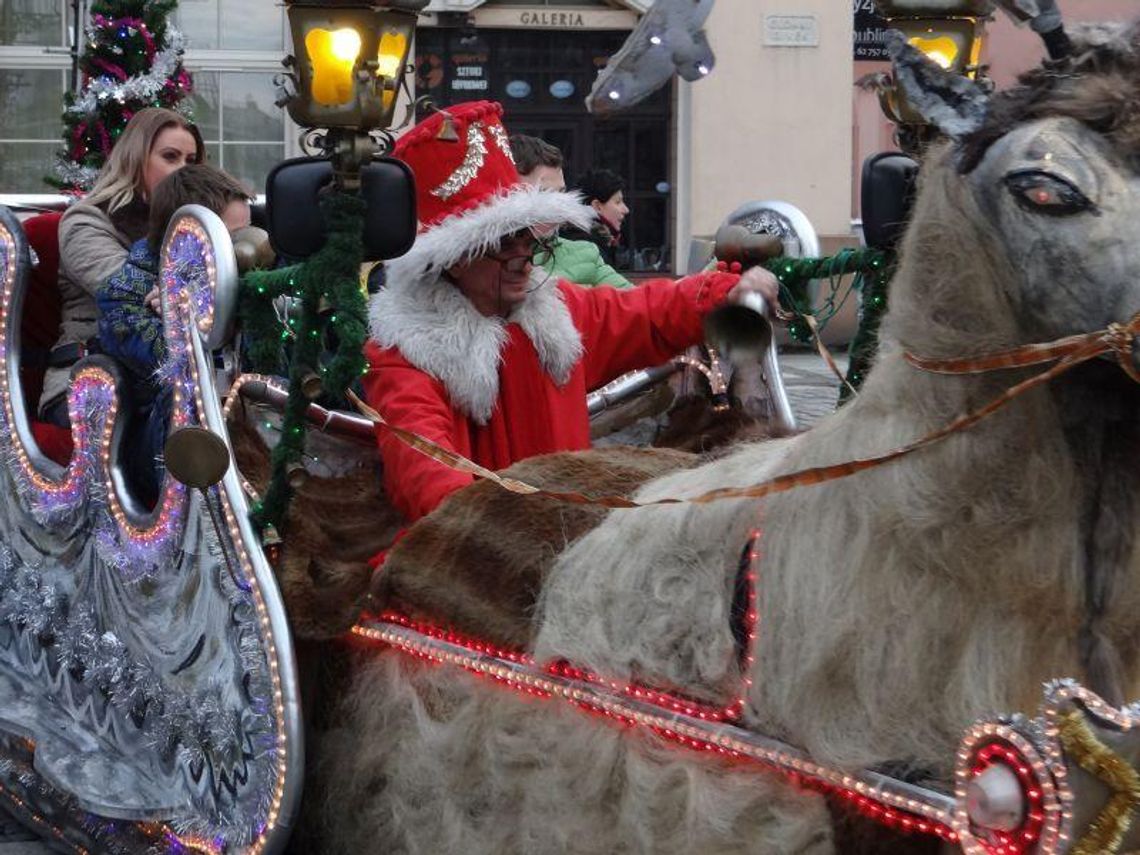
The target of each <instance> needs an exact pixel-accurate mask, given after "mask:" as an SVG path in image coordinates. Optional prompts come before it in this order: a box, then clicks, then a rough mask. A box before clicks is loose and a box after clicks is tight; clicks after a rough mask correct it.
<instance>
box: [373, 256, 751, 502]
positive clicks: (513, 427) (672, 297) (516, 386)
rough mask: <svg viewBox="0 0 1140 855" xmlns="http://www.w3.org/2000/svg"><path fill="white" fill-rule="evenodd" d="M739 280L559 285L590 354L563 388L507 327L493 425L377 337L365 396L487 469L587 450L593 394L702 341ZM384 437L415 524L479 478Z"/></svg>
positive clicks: (712, 276) (393, 484)
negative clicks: (708, 316) (705, 325)
mask: <svg viewBox="0 0 1140 855" xmlns="http://www.w3.org/2000/svg"><path fill="white" fill-rule="evenodd" d="M738 279H739V277H738V276H736V275H734V274H728V273H704V274H698V275H696V276H690V277H687V278H685V279H681V280H680V281H676V282H675V281H673V280H655V281H652V282H647V283H645V284H643V285H641V286H640V287H637V288H633V289H630V290H621V291H619V290H616V289H613V288H608V287H601V288H593V289H585V288H580V287H578V286H576V285H571V284H569V283H567V282H561V283H559V285H558V288H559V290H560V291H561V293H562V298H563V300H564V302H565V304H566V307H567V308H568V309H569V311H570V316H571V319H572V320H573V323H574V326H575V327H576V329H577V330H578V333H579V335H580V336H581V339H582V345H583V348H584V355H583V356H582V358H581V359H579V360H578V361H577V363H576V364H575V365H574V367H573V369H572V371H571V372H570V377H569V379H568V381H567V382H566V383H564V384H563V385H561V386H559V385H558V384H557V383H556V382H555V381H554V379H552V378H551V377H550V375H549V374H547V373H546V371H545V370H544V369H543V367H542V365H541V363H540V361H539V356H538V353H537V351H536V349H535V346H534V344H533V343H532V342H531V340H530V339H529V338H527V336H526V334H525V333H524V332H523V330H522V328H521V327H520V326H519V325H518V324H516V323H511V324H508V325H507V327H506V332H507V334H508V339H507V342H506V344H505V346H504V347H503V349H502V350H501V356H502V363H501V367H500V370H499V386H498V398H497V400H496V403H495V407H494V411H493V412H492V414H491V417H490V419H489V420H488V421H487V423H486V424H479V423H477V422H476V421H475V420H474V419H472V418H470V417H468V416H467V415H466V414H465V413H464V412H462V411H461V410H460V409H459V408H458V407H457V406H456V405H455V404H454V403H453V402H452V400H451V398H450V396H449V395H448V392H447V389H446V388H445V386H444V384H443V383H442V382H441V381H440V380H437V379H435V378H434V377H432V376H430V375H429V374H427V373H425V372H424V371H422V370H420V369H419V368H417V367H415V366H414V365H412V364H411V363H410V362H409V361H408V360H407V359H405V357H404V356H403V354H402V353H401V352H400V351H399V350H398V349H397V348H395V347H390V348H386V349H382V348H381V347H380V346H379V345H377V344H376V343H375V342H372V341H370V342H369V343H368V346H367V347H366V349H365V353H366V355H367V357H368V361H369V371H368V374H367V375H366V376H365V378H364V396H365V399H366V400H367V401H368V403H369V404H370V405H371V406H372V407H373V408H375V409H376V410H378V411H379V412H380V414H381V415H382V416H384V418H385V419H387V420H388V421H389V422H391V423H392V424H394V425H398V426H399V427H402V428H405V429H407V430H410V431H414V432H415V433H418V434H420V435H421V436H424V437H427V438H428V439H430V440H433V441H434V442H436V443H438V444H439V445H442V446H443V447H445V448H448V449H451V450H453V451H456V452H458V453H459V454H462V455H463V456H464V457H467V458H469V459H471V460H474V461H475V462H476V463H478V464H480V465H482V466H485V467H486V468H488V469H493V470H497V469H503V468H505V467H507V466H509V465H511V464H512V463H515V462H517V461H519V460H522V459H523V458H526V457H532V456H534V455H536V454H547V453H550V452H554V451H574V450H580V449H584V448H588V447H589V445H590V425H589V416H588V413H587V411H586V393H587V391H588V390H590V389H595V388H597V387H599V386H602V385H604V384H606V383H608V382H609V381H611V380H613V379H614V378H616V377H619V376H621V375H622V374H625V373H626V372H628V371H633V370H635V369H638V368H646V367H648V366H651V365H658V364H660V363H662V362H665V361H666V360H668V359H670V358H671V357H673V356H675V355H677V354H678V353H680V352H681V351H683V350H684V349H685V348H687V347H689V346H691V345H693V344H696V343H698V342H700V341H701V338H702V329H701V324H702V320H703V318H704V315H705V313H706V312H708V311H709V310H710V309H711V308H713V307H714V306H716V305H717V304H718V303H720V302H722V301H723V300H724V297H725V295H726V294H727V293H728V292H729V291H730V290H731V289H732V287H733V286H734V285H735V284H736V282H737V280H738ZM377 439H378V441H379V444H380V453H381V457H382V458H383V461H384V486H385V489H386V490H387V492H388V496H389V497H390V498H391V500H392V502H393V503H394V504H395V505H396V507H397V508H399V510H400V511H401V512H402V513H403V514H404V515H405V516H406V517H407V518H408V520H409V521H415V520H417V519H419V518H420V517H421V516H423V515H424V514H427V513H429V512H430V511H431V510H432V509H434V508H435V507H436V505H438V504H439V503H440V502H441V501H443V499H444V498H445V497H446V496H447V495H448V494H449V493H451V492H452V491H454V490H458V489H459V488H460V487H464V486H466V485H467V484H470V483H471V481H472V476H470V475H465V474H463V473H460V472H455V471H453V470H451V469H449V468H448V467H446V466H444V465H443V464H441V463H437V462H436V461H434V460H432V459H431V458H429V457H426V456H424V455H423V454H421V453H420V452H418V451H415V450H413V449H411V448H409V447H408V446H406V445H404V444H403V443H402V442H400V440H398V439H397V438H395V437H394V436H392V434H391V433H390V432H389V431H387V430H385V429H384V428H383V427H379V426H378V427H377Z"/></svg>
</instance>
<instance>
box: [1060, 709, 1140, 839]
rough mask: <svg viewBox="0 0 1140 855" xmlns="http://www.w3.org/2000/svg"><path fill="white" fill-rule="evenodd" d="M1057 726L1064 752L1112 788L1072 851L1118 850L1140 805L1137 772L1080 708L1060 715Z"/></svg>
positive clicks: (1139, 787) (1138, 776)
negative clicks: (1098, 735) (1106, 743)
mask: <svg viewBox="0 0 1140 855" xmlns="http://www.w3.org/2000/svg"><path fill="white" fill-rule="evenodd" d="M1058 730H1059V732H1060V738H1061V745H1062V746H1064V749H1065V753H1066V754H1067V755H1068V756H1070V757H1072V758H1073V760H1075V761H1076V763H1077V765H1078V766H1080V767H1081V768H1082V769H1084V770H1085V771H1086V772H1088V773H1089V774H1090V775H1092V776H1093V777H1095V778H1097V779H1098V780H1099V781H1101V782H1102V783H1103V784H1105V785H1106V786H1107V787H1108V788H1109V789H1110V790H1112V796H1111V797H1110V798H1109V800H1108V804H1107V805H1105V807H1104V809H1103V810H1102V811H1101V812H1100V813H1099V814H1098V815H1097V817H1096V819H1094V820H1093V821H1092V822H1091V823H1090V824H1089V827H1088V830H1087V831H1086V832H1085V836H1084V837H1083V838H1082V839H1081V840H1080V841H1079V842H1078V843H1077V844H1076V846H1074V847H1073V849H1072V852H1073V855H1102V853H1107V852H1119V851H1120V846H1121V844H1122V843H1123V842H1124V838H1125V836H1126V835H1127V834H1128V831H1129V829H1130V828H1131V827H1132V815H1133V812H1134V811H1135V810H1136V809H1137V808H1138V807H1140V775H1138V774H1137V773H1136V770H1135V769H1133V768H1132V766H1131V765H1129V763H1128V762H1127V761H1126V760H1124V759H1123V758H1122V757H1120V755H1119V754H1117V753H1116V752H1114V751H1113V750H1112V749H1111V748H1109V747H1108V746H1107V745H1105V744H1104V743H1103V742H1101V741H1100V740H1099V739H1097V737H1096V735H1095V734H1094V733H1093V732H1092V729H1091V728H1090V727H1089V726H1088V723H1087V722H1086V721H1085V718H1084V715H1083V714H1082V713H1081V712H1080V711H1079V710H1073V711H1072V712H1070V713H1068V714H1067V715H1066V716H1065V717H1064V718H1062V719H1061V721H1060V725H1059V727H1058Z"/></svg>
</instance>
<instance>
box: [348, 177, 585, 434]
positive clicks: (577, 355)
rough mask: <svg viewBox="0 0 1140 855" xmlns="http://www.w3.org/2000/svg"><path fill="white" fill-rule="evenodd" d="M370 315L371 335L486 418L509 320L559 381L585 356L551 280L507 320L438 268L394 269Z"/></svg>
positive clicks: (535, 277) (539, 275) (541, 276)
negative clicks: (398, 272) (482, 307)
mask: <svg viewBox="0 0 1140 855" xmlns="http://www.w3.org/2000/svg"><path fill="white" fill-rule="evenodd" d="M549 195H555V194H549ZM508 233H509V232H508ZM531 278H532V281H533V282H534V283H535V285H538V284H539V283H540V282H542V281H543V280H545V279H547V274H546V271H544V270H540V269H537V268H536V269H535V270H534V271H533V272H532V273H531ZM369 315H370V321H371V329H372V337H373V339H374V340H375V341H376V342H377V343H378V344H379V345H380V346H381V347H395V348H397V349H399V351H400V353H401V354H403V356H404V358H405V359H407V360H408V362H410V363H412V365H414V366H416V367H417V368H419V369H420V370H421V371H424V372H426V373H427V374H430V375H431V376H432V377H434V378H436V379H437V380H439V381H440V382H441V383H443V385H444V387H445V388H446V389H447V394H448V395H449V396H450V397H451V400H452V402H453V403H455V404H456V405H457V406H458V407H459V409H460V410H462V411H463V412H464V413H465V414H466V415H467V416H469V417H470V418H472V419H474V420H475V421H476V422H477V423H478V424H481V425H484V424H486V423H487V422H488V421H489V420H490V418H491V413H492V412H494V409H495V403H496V401H497V400H498V398H499V367H500V364H501V362H502V350H503V346H504V345H505V344H506V343H507V331H506V325H507V324H508V323H517V324H518V325H519V326H520V327H522V329H523V332H524V333H526V336H527V338H529V339H530V340H531V342H532V343H533V344H534V347H535V350H536V351H537V352H538V358H539V362H540V363H541V364H542V367H543V369H544V370H545V371H546V372H547V373H548V374H549V375H550V376H551V378H552V379H553V380H554V381H555V382H556V383H557V384H558V385H562V384H564V383H565V382H566V381H567V380H569V379H570V372H571V371H572V370H573V368H574V366H575V365H576V364H577V362H578V360H579V359H581V358H582V338H581V336H580V335H579V334H578V329H577V327H575V326H574V321H573V319H572V318H571V317H570V310H569V309H568V308H566V303H565V302H564V301H563V299H562V292H561V291H560V290H559V289H558V287H557V285H556V284H555V282H554V280H553V279H550V280H549V281H547V283H546V284H545V285H544V286H543V287H541V288H537V290H535V291H532V292H531V293H530V294H528V295H527V298H526V300H525V301H524V302H523V303H522V305H521V306H519V307H518V308H516V309H515V310H514V312H513V313H512V314H511V317H510V318H509V319H508V320H504V319H502V318H498V317H490V318H489V317H486V316H485V315H481V314H480V313H479V312H478V311H477V310H476V308H475V306H474V305H473V304H472V303H471V301H470V300H468V299H467V298H466V297H465V296H464V295H463V293H462V292H461V291H460V290H459V289H458V288H456V287H455V286H454V285H452V284H451V283H450V282H447V281H446V280H444V279H443V278H441V277H440V275H439V274H438V273H436V272H432V271H427V272H424V273H422V274H421V275H419V276H416V277H409V276H403V277H396V276H393V275H392V271H391V270H389V278H388V280H387V282H386V284H385V286H384V288H383V289H381V291H380V292H379V293H378V294H376V295H375V296H373V298H372V302H371V305H370V307H369Z"/></svg>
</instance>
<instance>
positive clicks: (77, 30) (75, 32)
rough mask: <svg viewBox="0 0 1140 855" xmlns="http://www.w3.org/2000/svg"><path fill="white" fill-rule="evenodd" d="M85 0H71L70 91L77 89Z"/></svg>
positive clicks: (73, 92) (85, 7) (85, 11)
mask: <svg viewBox="0 0 1140 855" xmlns="http://www.w3.org/2000/svg"><path fill="white" fill-rule="evenodd" d="M86 17H87V3H86V0H71V21H72V23H71V93H72V94H73V95H74V94H75V93H76V92H78V91H79V53H80V47H81V46H82V44H83V30H84V23H85V19H86Z"/></svg>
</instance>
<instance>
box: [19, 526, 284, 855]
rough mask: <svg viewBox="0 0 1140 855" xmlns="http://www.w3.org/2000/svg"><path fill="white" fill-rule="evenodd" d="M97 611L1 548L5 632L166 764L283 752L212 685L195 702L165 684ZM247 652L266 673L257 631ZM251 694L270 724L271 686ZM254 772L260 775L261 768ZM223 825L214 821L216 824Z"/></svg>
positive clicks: (256, 670)
mask: <svg viewBox="0 0 1140 855" xmlns="http://www.w3.org/2000/svg"><path fill="white" fill-rule="evenodd" d="M228 593H229V596H230V598H231V600H232V605H231V608H233V609H235V610H245V609H248V608H249V606H248V603H247V602H246V600H247V599H248V598H247V595H246V594H245V593H244V592H242V591H240V590H239V589H236V588H234V589H233V590H231V591H229V592H228ZM93 605H94V604H93V603H91V602H89V601H87V600H70V599H69V598H68V597H67V596H66V595H65V594H62V593H61V592H59V591H58V590H57V589H56V588H55V586H53V585H49V584H45V583H44V582H43V581H42V574H41V572H40V570H38V569H33V568H29V567H25V566H22V565H20V564H17V562H16V561H15V559H14V556H13V553H12V551H11V550H10V549H9V548H8V546H7V545H6V544H0V624H6V625H7V627H10V631H12V632H15V633H19V634H23V635H26V636H28V637H29V639H30V640H31V642H32V643H33V644H36V645H39V646H40V647H42V648H44V650H45V652H46V655H49V656H53V657H55V659H56V661H57V662H58V664H59V667H60V669H61V670H65V671H67V673H68V677H67V679H70V680H72V681H73V683H74V684H75V685H76V687H79V686H84V687H86V688H87V689H88V690H89V691H90V692H91V693H92V695H96V694H97V695H98V696H100V697H102V698H103V699H105V700H106V703H107V704H108V705H109V706H111V707H112V708H114V709H116V710H117V711H118V712H119V713H120V714H121V715H122V716H123V719H124V720H130V721H133V722H134V723H135V725H136V726H138V727H139V728H140V731H141V733H142V735H143V738H144V740H145V741H146V743H147V744H148V745H149V746H150V747H151V748H153V749H154V750H156V751H157V752H158V753H159V754H160V755H161V756H163V757H164V758H168V759H169V760H172V761H173V760H175V759H176V760H177V761H178V762H179V763H181V764H183V765H184V768H190V767H193V768H199V767H201V765H202V764H203V763H204V762H205V761H206V760H207V758H229V757H237V758H240V757H242V756H243V754H245V753H247V752H252V754H253V756H262V755H264V754H271V753H272V752H273V751H274V750H275V749H276V745H275V743H276V738H275V736H274V733H273V728H272V726H267V725H264V724H262V725H260V726H259V725H258V724H257V723H256V722H254V721H252V720H246V721H244V722H243V721H242V720H241V718H240V717H239V715H238V714H237V713H236V711H234V710H231V709H227V707H226V705H225V703H224V701H223V698H222V688H221V686H220V685H209V686H207V687H206V688H205V689H202V690H200V691H197V692H194V693H193V694H191V693H188V692H184V691H181V690H179V689H177V688H174V687H171V686H167V685H166V684H165V683H164V682H163V679H162V676H161V675H160V674H159V673H157V672H156V671H155V670H154V669H153V668H151V667H150V665H149V664H147V663H146V662H145V661H143V660H141V659H138V658H136V657H135V656H133V655H132V653H131V651H130V649H129V648H128V647H127V645H126V644H124V643H123V642H122V640H121V639H119V637H118V636H117V635H115V633H113V632H110V631H107V630H102V629H100V627H99V625H98V619H97V616H96V614H95V611H94V607H93ZM0 631H8V630H7V628H5V629H4V630H0ZM240 652H241V659H242V667H243V670H245V672H246V673H247V674H250V675H258V674H261V673H262V672H263V670H264V668H263V666H261V665H260V656H261V651H260V647H259V645H258V643H257V639H256V633H255V632H253V631H252V630H251V632H250V633H249V634H248V635H243V636H242V639H241V645H240ZM248 691H249V692H250V694H251V695H252V696H253V697H254V707H255V709H256V716H257V717H258V718H262V717H267V716H268V713H269V701H268V698H269V697H270V695H269V694H268V692H269V687H268V685H267V684H266V682H265V680H264V679H254V680H252V681H250V683H249V685H248ZM77 701H78V699H77ZM96 708H97V706H96V707H93V710H94V709H96ZM251 725H252V727H251ZM251 731H252V732H256V733H257V735H256V736H253V735H252V734H251ZM214 762H215V763H217V762H219V761H217V760H214ZM248 768H249V769H250V770H251V771H252V770H253V769H254V768H256V767H255V766H252V765H251V766H249V767H248ZM249 786H250V788H251V789H256V788H255V787H254V786H253V785H252V784H249ZM262 789H265V790H269V789H271V788H269V787H264V788H262ZM201 807H203V808H204V809H205V812H206V813H207V814H211V813H213V812H214V810H215V806H213V805H210V804H203V805H202V806H201ZM257 812H258V815H259V816H264V815H265V806H263V805H258V806H257ZM220 819H221V817H220V816H218V815H216V814H214V815H213V820H212V821H214V822H216V821H218V820H220ZM179 825H180V826H182V827H180V828H179V829H178V830H179V831H180V832H194V833H205V834H209V835H211V836H213V835H216V834H217V831H218V828H217V826H212V825H211V823H207V822H202V821H192V822H187V823H179ZM257 831H258V830H257V829H256V828H252V827H250V828H245V827H239V828H230V829H227V836H231V835H232V839H233V840H234V841H235V842H243V843H244V842H248V841H249V840H251V839H252V838H253V837H255V836H256V833H257Z"/></svg>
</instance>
